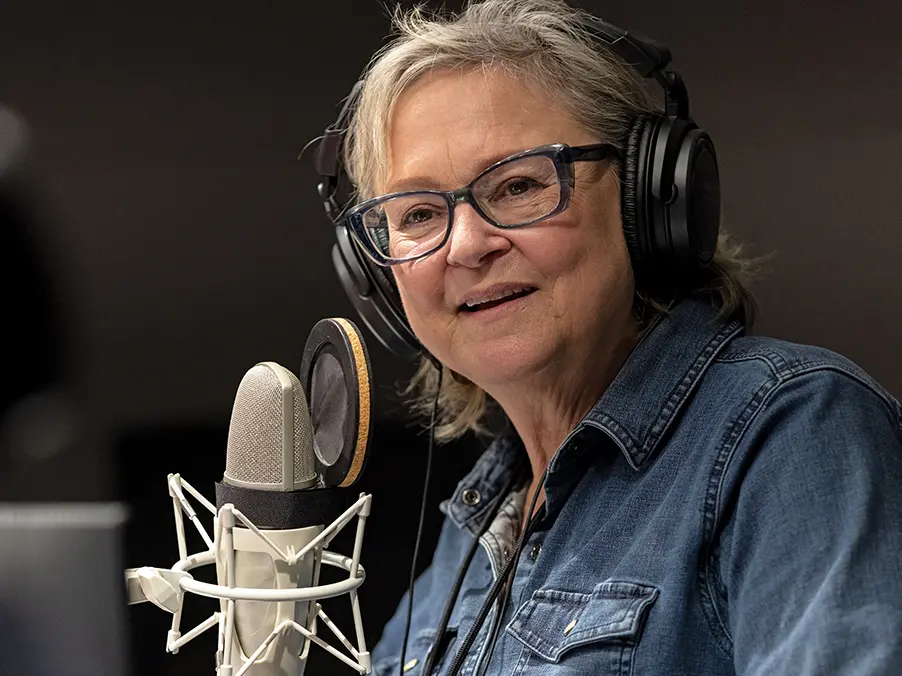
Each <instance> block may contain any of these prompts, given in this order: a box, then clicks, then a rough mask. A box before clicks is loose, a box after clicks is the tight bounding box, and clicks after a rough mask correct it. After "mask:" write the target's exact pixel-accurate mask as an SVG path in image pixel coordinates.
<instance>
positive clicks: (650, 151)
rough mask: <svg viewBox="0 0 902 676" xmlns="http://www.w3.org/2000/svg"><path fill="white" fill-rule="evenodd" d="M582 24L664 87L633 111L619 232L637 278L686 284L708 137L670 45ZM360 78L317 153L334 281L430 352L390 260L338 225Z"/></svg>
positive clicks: (381, 321) (382, 334)
mask: <svg viewBox="0 0 902 676" xmlns="http://www.w3.org/2000/svg"><path fill="white" fill-rule="evenodd" d="M582 25H583V27H584V28H585V30H586V31H587V32H589V33H590V34H591V35H592V36H593V37H594V38H596V39H597V40H598V42H599V43H601V44H602V45H604V46H606V47H607V48H609V49H611V50H612V51H613V52H614V53H615V54H617V56H619V57H620V58H622V59H623V60H624V61H626V62H627V63H628V64H629V65H630V66H631V67H632V68H633V69H634V70H635V71H636V72H637V73H639V75H641V76H642V77H643V78H653V79H654V80H655V81H656V82H658V84H659V85H660V86H661V88H662V89H663V90H664V94H665V110H664V113H663V114H660V115H657V114H654V115H642V116H639V117H637V118H636V119H635V120H633V122H632V124H631V126H630V130H629V134H628V136H627V140H626V147H625V151H624V162H623V171H622V175H621V203H620V209H621V215H622V219H623V234H624V238H625V240H626V245H627V249H628V250H629V254H630V259H631V261H632V265H633V271H634V274H635V276H636V279H637V280H640V281H641V282H642V284H643V285H645V286H647V287H656V286H657V287H661V286H664V287H665V288H666V287H669V288H677V289H683V288H689V287H691V285H692V284H693V283H694V282H696V281H697V280H698V278H699V275H700V273H701V272H702V271H703V270H704V268H706V267H707V266H708V264H709V263H710V262H711V259H712V258H713V256H714V251H715V249H716V247H717V234H718V231H719V229H720V176H719V173H718V169H717V156H716V154H715V152H714V144H713V143H712V141H711V138H710V137H709V136H708V134H707V133H706V132H705V131H704V130H703V129H701V128H699V126H698V125H697V124H696V123H695V122H693V121H692V119H691V118H690V117H689V95H688V92H687V91H686V86H685V84H684V83H683V79H682V78H681V77H680V75H679V73H677V72H675V71H673V70H670V69H668V68H667V65H668V64H669V63H670V60H671V55H670V50H669V49H667V47H665V46H664V45H662V44H660V43H658V42H656V41H654V40H651V39H648V38H645V37H639V36H637V35H631V34H629V33H627V32H626V31H625V30H622V29H620V28H617V27H616V26H613V25H612V24H609V23H607V22H605V21H603V20H601V19H598V18H596V17H587V19H586V20H585V21H584V22H583V24H582ZM362 86H363V82H362V81H359V82H357V83H356V84H355V85H354V88H353V89H352V90H351V93H350V95H349V96H348V98H347V100H346V101H345V104H344V106H343V107H342V110H341V112H340V113H339V115H338V119H337V120H336V121H335V122H334V123H333V124H331V125H330V126H329V127H327V128H326V130H325V132H324V134H323V137H322V140H321V142H320V145H319V150H318V153H317V157H316V169H317V172H318V173H319V175H320V178H321V181H320V183H319V184H318V186H317V190H318V193H319V196H320V199H322V201H323V206H324V208H325V211H326V216H327V217H328V218H329V219H330V220H331V221H332V222H333V224H334V225H335V240H336V241H335V244H334V245H333V247H332V263H333V264H334V266H335V270H336V272H337V273H338V278H339V279H340V280H341V285H342V287H344V290H345V292H346V293H347V294H348V297H349V298H350V300H351V303H352V304H353V305H354V308H355V309H356V310H357V312H358V314H359V315H360V318H361V320H362V321H363V323H364V324H365V325H366V326H367V328H369V330H370V331H371V332H372V333H373V335H374V336H375V337H376V339H377V340H378V341H379V342H380V343H382V344H383V345H384V346H385V347H386V348H388V349H389V350H390V351H391V352H393V353H395V354H397V355H399V356H402V357H406V358H412V357H415V356H417V355H424V356H427V357H429V358H431V359H433V361H435V360H434V358H432V357H431V355H429V353H428V351H427V350H425V349H424V348H423V346H422V345H421V344H420V342H419V340H418V339H417V337H416V336H415V335H414V333H413V330H412V329H411V328H410V324H409V322H408V321H407V316H406V315H405V313H404V308H403V306H402V304H401V296H400V294H399V293H398V287H397V285H396V283H395V279H394V275H393V274H392V273H391V271H390V268H385V267H381V266H379V265H376V264H375V263H374V262H373V261H372V260H371V259H370V258H369V256H367V255H366V254H365V253H364V252H363V250H362V249H361V247H360V246H359V245H358V244H357V242H356V241H355V240H354V239H353V238H352V237H351V235H350V234H349V232H348V228H347V227H345V225H344V212H345V210H346V209H347V208H348V207H350V206H351V204H350V203H348V204H345V205H340V204H339V203H338V201H337V199H336V193H337V191H338V185H339V181H340V179H341V178H342V176H346V174H345V172H344V169H343V167H342V162H341V152H342V145H343V142H344V137H345V134H346V132H347V129H348V124H349V122H350V118H351V114H352V111H353V108H354V103H355V102H356V100H357V98H358V96H359V94H360V90H361V89H362Z"/></svg>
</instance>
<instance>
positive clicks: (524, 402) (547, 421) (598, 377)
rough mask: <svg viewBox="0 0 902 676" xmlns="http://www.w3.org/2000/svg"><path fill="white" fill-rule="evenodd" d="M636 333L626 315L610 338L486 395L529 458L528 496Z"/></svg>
mask: <svg viewBox="0 0 902 676" xmlns="http://www.w3.org/2000/svg"><path fill="white" fill-rule="evenodd" d="M639 335H640V331H639V325H638V323H637V322H636V321H635V320H634V319H633V318H632V316H630V317H629V319H628V321H627V322H626V325H625V326H624V327H622V330H620V331H617V332H616V333H615V335H609V336H606V337H603V338H602V339H601V340H598V341H596V342H595V343H594V344H593V345H591V346H588V347H587V349H584V350H581V351H576V350H573V351H572V354H568V355H566V356H562V357H561V358H560V359H557V360H554V363H553V364H549V365H548V366H546V367H545V368H543V369H542V370H541V371H539V372H537V373H534V374H531V375H530V376H529V377H528V378H526V379H524V380H522V381H518V382H516V383H509V384H505V386H503V387H499V388H497V390H495V391H490V392H489V394H490V395H491V396H492V397H493V398H494V399H495V400H496V401H497V402H498V403H499V404H500V406H501V408H502V409H503V410H504V412H505V414H506V415H507V417H508V418H509V420H510V421H511V424H512V425H513V426H514V429H516V431H517V434H518V435H519V437H520V439H521V440H522V442H523V445H524V447H525V449H526V453H527V455H528V456H529V463H530V465H531V467H532V477H533V479H532V480H533V489H532V490H530V494H531V493H532V492H533V491H534V489H535V485H536V483H537V482H538V480H539V478H540V477H541V475H542V473H543V472H544V471H545V469H546V468H547V467H548V465H549V463H550V462H551V459H552V457H554V454H555V453H556V452H557V450H558V448H559V447H560V445H561V444H562V443H563V441H564V439H566V438H567V435H568V434H570V432H572V431H573V429H574V428H575V427H576V426H577V424H578V423H579V421H580V420H582V418H583V417H584V416H585V415H586V413H588V412H589V410H590V409H591V408H592V406H594V405H595V403H596V402H597V401H598V398H599V397H601V395H602V393H604V391H605V390H606V389H607V387H608V385H610V384H611V382H612V381H613V380H614V377H615V376H616V375H617V372H618V371H619V370H620V367H621V366H622V365H623V363H624V362H625V361H626V359H627V357H628V356H629V354H630V353H631V352H632V350H633V348H634V347H635V346H636V344H637V343H638V341H639ZM493 389H495V388H493ZM540 502H541V501H540Z"/></svg>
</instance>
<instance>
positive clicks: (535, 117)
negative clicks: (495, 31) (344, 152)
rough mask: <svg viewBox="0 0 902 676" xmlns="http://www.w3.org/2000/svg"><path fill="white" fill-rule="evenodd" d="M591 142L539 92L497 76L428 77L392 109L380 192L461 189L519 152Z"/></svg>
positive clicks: (450, 74) (451, 74)
mask: <svg viewBox="0 0 902 676" xmlns="http://www.w3.org/2000/svg"><path fill="white" fill-rule="evenodd" d="M591 140H592V139H591V137H590V135H589V134H588V133H587V132H586V131H585V130H583V129H582V127H581V126H580V125H579V124H578V123H577V122H576V121H575V120H574V119H573V118H572V117H571V116H570V115H568V114H567V113H565V112H564V111H563V110H562V107H561V106H559V105H556V103H555V101H554V99H553V97H552V96H550V95H549V94H547V93H546V92H545V91H544V90H542V89H541V88H539V87H537V86H534V85H529V84H526V83H523V82H520V81H518V80H515V79H513V78H511V77H509V76H507V75H504V74H503V73H500V72H492V71H488V72H486V71H483V70H466V71H460V70H455V71H444V72H437V73H431V74H429V75H427V76H424V77H422V78H420V79H419V80H418V81H417V82H415V83H414V84H413V85H411V86H410V87H409V88H408V89H407V90H405V92H404V93H403V94H402V95H401V97H400V98H399V99H398V101H397V103H396V104H395V108H394V110H393V114H392V118H391V123H390V125H389V137H388V143H387V146H388V147H387V150H388V158H387V160H388V171H387V174H386V180H385V182H384V186H383V191H385V192H394V191H396V190H407V189H411V188H445V189H448V188H456V187H458V186H460V185H464V184H465V183H468V182H469V181H470V180H471V179H472V178H473V177H474V176H475V175H476V174H478V173H479V172H480V171H482V170H483V169H485V168H486V167H487V166H489V165H490V164H492V163H493V162H496V161H498V160H500V159H503V158H504V157H507V156H508V155H512V154H514V153H516V152H519V151H521V150H525V149H528V148H533V147H535V146H540V145H545V144H548V143H569V144H571V145H578V144H580V143H588V142H591Z"/></svg>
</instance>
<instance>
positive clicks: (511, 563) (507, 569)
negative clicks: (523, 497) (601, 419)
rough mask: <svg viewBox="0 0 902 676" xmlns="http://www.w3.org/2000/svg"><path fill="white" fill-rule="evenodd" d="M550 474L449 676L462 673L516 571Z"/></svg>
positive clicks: (535, 495)
mask: <svg viewBox="0 0 902 676" xmlns="http://www.w3.org/2000/svg"><path fill="white" fill-rule="evenodd" d="M547 474H548V469H547V468H546V469H545V471H544V472H542V478H541V479H540V480H539V484H538V486H537V487H536V492H535V493H534V494H533V496H532V500H531V501H530V503H529V511H528V512H527V514H529V515H530V517H529V521H528V522H527V525H526V528H524V529H523V532H522V533H520V539H519V540H517V546H516V547H515V548H514V552H513V553H512V554H511V557H510V558H509V559H508V560H507V561H506V562H505V564H504V568H503V569H502V571H501V574H500V575H499V576H498V579H497V580H495V584H493V585H492V588H491V589H490V590H489V594H488V596H487V597H486V599H485V602H484V603H483V604H482V608H480V609H479V614H478V615H477V616H476V620H475V621H474V622H473V626H472V627H470V631H468V632H467V636H466V637H465V638H464V640H463V643H461V645H460V649H459V650H458V651H457V655H456V656H455V657H454V662H453V663H452V665H451V669H450V670H449V671H448V674H447V676H457V674H458V672H459V671H460V668H461V666H463V663H464V660H465V659H466V658H467V653H469V652H470V649H471V648H472V647H473V643H474V642H475V641H476V636H477V635H478V634H479V630H480V629H482V625H483V624H485V621H486V618H487V617H488V615H489V613H490V612H491V610H492V604H493V603H494V602H495V599H496V598H498V593H499V592H501V591H502V589H504V585H505V583H506V580H507V578H508V577H509V576H510V575H511V573H512V572H513V571H514V570H515V569H516V566H517V561H518V560H519V558H520V553H521V552H522V551H523V545H524V544H525V543H526V541H527V540H528V539H529V536H530V535H532V532H533V530H535V527H536V526H537V525H538V523H539V519H538V518H537V516H536V515H534V514H533V511H535V508H536V501H537V499H538V497H539V493H540V492H541V490H542V487H543V486H544V485H545V477H546V476H547ZM498 612H499V613H502V612H504V609H503V608H500V609H499V611H498ZM490 638H491V637H490Z"/></svg>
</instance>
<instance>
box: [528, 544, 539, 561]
mask: <svg viewBox="0 0 902 676" xmlns="http://www.w3.org/2000/svg"><path fill="white" fill-rule="evenodd" d="M541 551H542V545H541V544H539V543H538V542H537V543H536V544H534V545H533V546H532V549H531V550H530V552H529V558H530V559H532V560H533V561H535V560H536V559H537V558H539V552H541Z"/></svg>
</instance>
